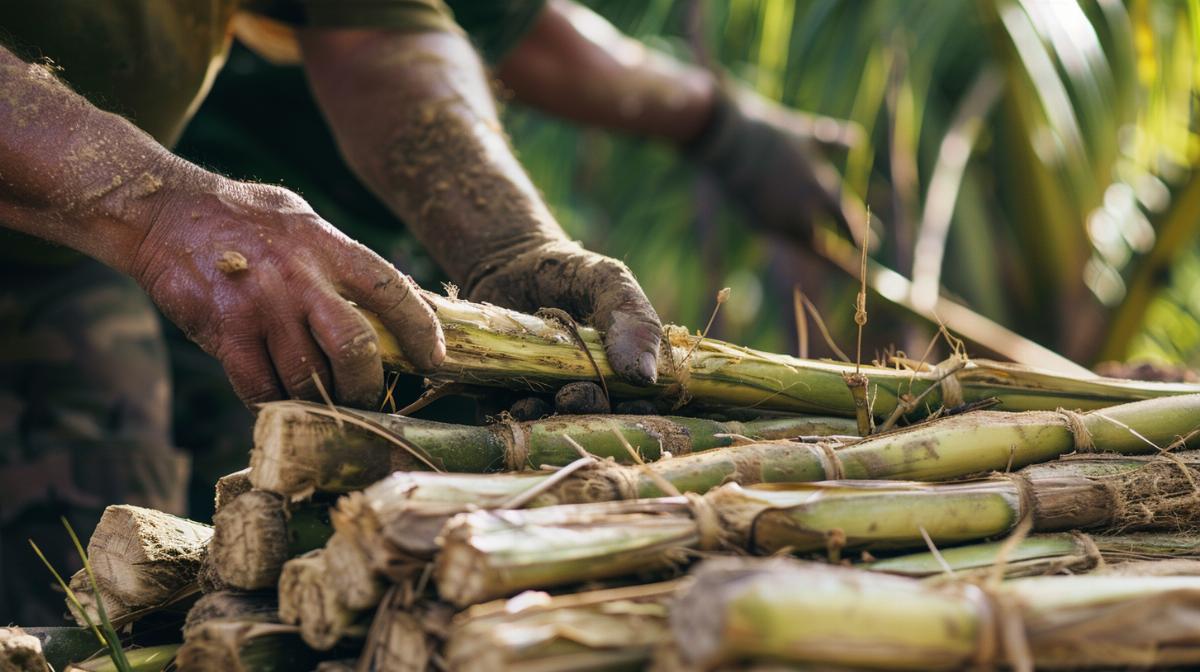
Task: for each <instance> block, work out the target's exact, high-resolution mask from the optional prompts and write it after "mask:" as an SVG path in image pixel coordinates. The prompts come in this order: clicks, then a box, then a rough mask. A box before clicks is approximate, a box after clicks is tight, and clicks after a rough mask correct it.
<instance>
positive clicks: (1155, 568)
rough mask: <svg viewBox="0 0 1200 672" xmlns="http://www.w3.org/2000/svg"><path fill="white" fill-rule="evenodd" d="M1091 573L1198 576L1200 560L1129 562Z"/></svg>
mask: <svg viewBox="0 0 1200 672" xmlns="http://www.w3.org/2000/svg"><path fill="white" fill-rule="evenodd" d="M1091 573H1092V574H1102V575H1105V576H1200V560H1196V559H1193V558H1166V559H1163V560H1130V561H1128V562H1121V563H1117V564H1115V565H1104V566H1102V567H1097V568H1096V569H1095V570H1093V571H1092V572H1091Z"/></svg>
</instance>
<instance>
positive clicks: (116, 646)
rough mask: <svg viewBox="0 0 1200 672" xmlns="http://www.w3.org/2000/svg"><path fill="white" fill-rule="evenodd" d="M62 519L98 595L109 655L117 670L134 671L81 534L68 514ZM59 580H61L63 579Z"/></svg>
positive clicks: (97, 601) (99, 611)
mask: <svg viewBox="0 0 1200 672" xmlns="http://www.w3.org/2000/svg"><path fill="white" fill-rule="evenodd" d="M61 520H62V524H63V527H65V528H67V534H69V535H71V543H72V544H74V545H75V552H77V553H79V558H80V559H81V560H83V571H85V572H87V577H88V583H89V584H90V585H91V586H92V593H93V594H94V595H95V596H96V612H97V613H98V614H99V615H100V624H101V627H102V628H103V629H104V634H105V635H106V636H107V637H106V639H107V645H108V655H109V656H110V657H111V658H112V661H113V664H114V665H116V667H117V670H119V671H120V672H133V668H132V667H131V666H130V665H129V659H128V658H126V657H125V650H124V649H123V648H121V638H120V637H119V636H117V631H116V629H115V628H113V626H112V622H111V621H109V620H108V613H107V612H106V610H105V609H104V597H103V596H102V595H101V594H100V584H98V583H96V575H95V574H94V573H93V572H92V563H91V562H90V561H89V560H88V556H87V552H86V551H84V550H83V544H81V543H80V542H79V535H77V534H75V528H73V527H71V523H70V522H69V521H68V520H67V518H66V516H63V517H62V518H61ZM59 580H60V581H61V579H59ZM89 622H90V621H89Z"/></svg>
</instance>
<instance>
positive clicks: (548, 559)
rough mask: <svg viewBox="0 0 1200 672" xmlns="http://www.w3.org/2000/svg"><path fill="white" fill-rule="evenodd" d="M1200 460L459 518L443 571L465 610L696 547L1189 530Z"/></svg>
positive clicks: (441, 558) (762, 548)
mask: <svg viewBox="0 0 1200 672" xmlns="http://www.w3.org/2000/svg"><path fill="white" fill-rule="evenodd" d="M1198 463H1200V456H1197V455H1196V454H1193V453H1190V452H1189V453H1179V454H1175V455H1172V456H1170V458H1169V459H1168V458H1167V457H1155V458H1149V457H1142V458H1137V457H1111V458H1105V457H1102V456H1089V457H1088V458H1087V459H1062V460H1059V461H1058V462H1054V463H1048V464H1040V465H1033V466H1030V467H1026V468H1025V469H1023V470H1022V471H1021V472H1020V473H1018V474H1016V475H1014V476H996V477H992V478H986V479H980V480H976V481H967V482H961V483H945V484H930V483H917V482H904V481H831V482H822V483H808V484H787V485H776V486H769V485H762V486H756V487H745V488H743V487H742V486H739V485H737V484H732V483H731V484H728V485H725V486H722V487H720V488H717V489H715V490H711V491H710V492H709V493H708V494H706V495H704V496H703V497H700V496H696V495H692V496H687V497H667V498H658V499H643V500H634V501H626V502H604V503H595V504H573V505H563V506H552V507H546V508H542V509H529V510H500V511H486V510H485V511H476V512H472V513H466V514H459V515H457V516H455V517H454V518H452V519H451V520H450V522H448V523H447V524H446V527H445V529H444V530H443V533H442V537H441V540H440V543H441V552H440V553H439V554H438V556H437V559H436V564H435V571H434V576H435V579H436V581H437V585H438V592H439V594H440V595H441V596H442V597H443V599H446V600H448V601H450V602H452V603H454V604H456V605H459V606H465V605H468V604H472V603H476V602H479V601H482V600H485V599H490V598H496V597H502V596H505V595H511V594H513V593H515V592H517V591H520V590H523V589H530V588H545V587H551V586H558V585H566V584H571V583H576V582H580V581H586V580H592V579H603V578H611V577H616V576H622V575H626V574H633V573H638V572H643V571H648V570H655V569H662V568H664V567H667V566H669V565H671V564H673V563H678V562H680V561H681V560H684V559H686V558H687V556H688V554H689V552H693V551H703V550H721V549H736V550H741V551H746V552H751V553H761V554H769V553H774V552H777V551H781V550H783V549H788V550H790V551H793V552H814V551H821V550H826V551H829V552H830V553H831V554H836V553H838V552H840V551H841V550H842V549H849V548H867V549H887V548H904V547H912V546H919V545H923V544H924V543H925V541H924V540H925V538H926V537H928V538H929V539H930V540H932V541H933V542H934V543H937V544H938V545H939V546H942V545H947V544H954V543H961V542H966V541H971V540H978V539H983V538H987V537H992V536H996V535H1000V534H1004V533H1006V532H1009V531H1011V530H1012V529H1013V528H1014V527H1015V526H1016V524H1017V523H1018V522H1019V521H1020V520H1022V519H1023V518H1025V517H1028V518H1029V519H1030V521H1031V523H1032V526H1033V530H1034V531H1042V532H1053V531H1064V530H1072V529H1092V528H1109V529H1113V530H1119V531H1132V530H1140V529H1146V530H1150V529H1188V527H1189V526H1191V525H1195V524H1196V523H1197V522H1200V506H1197V502H1198V501H1200V496H1198V494H1197V493H1198V492H1200V491H1198V490H1197V487H1196V482H1197V481H1196V479H1197V475H1196V468H1195V467H1196V465H1197V464H1198Z"/></svg>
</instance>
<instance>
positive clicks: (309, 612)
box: [279, 549, 366, 651]
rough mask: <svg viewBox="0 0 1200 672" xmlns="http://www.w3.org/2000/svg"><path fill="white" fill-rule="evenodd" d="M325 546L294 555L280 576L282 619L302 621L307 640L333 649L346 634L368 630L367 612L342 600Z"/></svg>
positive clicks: (356, 634) (323, 648)
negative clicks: (356, 608)
mask: <svg viewBox="0 0 1200 672" xmlns="http://www.w3.org/2000/svg"><path fill="white" fill-rule="evenodd" d="M323 556H324V551H323V550H321V549H318V550H315V551H311V552H309V553H305V554H304V555H302V556H300V557H298V558H292V559H291V560H288V561H287V562H285V563H284V564H283V572H282V573H281V574H280V576H279V619H280V620H281V621H283V622H284V623H287V624H289V625H298V626H299V630H300V636H301V638H302V639H303V640H304V642H305V643H306V644H308V645H309V646H311V647H312V648H314V649H317V650H318V651H328V650H329V649H332V648H333V647H334V646H336V645H337V643H338V642H339V641H340V640H342V639H343V638H349V637H356V638H361V637H362V636H364V635H365V634H366V626H365V625H364V624H363V622H362V621H363V620H364V616H365V614H364V613H363V612H362V611H360V610H354V609H350V608H348V607H347V606H346V605H345V604H343V603H342V602H340V601H339V600H338V598H337V594H336V592H335V591H334V589H333V588H332V586H331V585H330V583H329V581H330V576H331V572H336V571H337V568H336V567H332V568H331V567H327V566H326V563H325V558H324V557H323Z"/></svg>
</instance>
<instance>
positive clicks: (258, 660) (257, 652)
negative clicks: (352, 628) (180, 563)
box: [177, 591, 329, 672]
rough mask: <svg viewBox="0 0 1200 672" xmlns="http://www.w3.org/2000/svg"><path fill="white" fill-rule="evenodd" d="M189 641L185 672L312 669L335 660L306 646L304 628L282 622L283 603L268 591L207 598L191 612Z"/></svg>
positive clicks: (182, 655)
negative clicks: (303, 639) (329, 660)
mask: <svg viewBox="0 0 1200 672" xmlns="http://www.w3.org/2000/svg"><path fill="white" fill-rule="evenodd" d="M183 638H184V643H183V646H182V647H181V648H180V649H179V655H178V657H177V663H178V665H179V669H180V670H181V672H188V671H195V672H276V671H278V672H288V671H290V670H309V669H312V668H313V666H315V665H316V664H317V663H318V661H321V660H323V659H325V658H328V657H329V654H324V653H320V652H317V651H314V650H313V649H312V648H310V647H308V646H307V645H306V644H304V642H303V641H301V639H300V631H299V628H297V627H295V626H292V625H283V624H282V623H280V622H279V616H278V603H277V600H276V599H275V596H274V595H272V594H270V593H265V592H259V593H240V592H232V591H223V592H220V593H212V594H210V595H205V596H204V597H202V598H200V600H199V601H197V602H196V604H195V606H193V607H192V609H191V611H189V612H188V616H187V621H186V623H185V624H184V627H183Z"/></svg>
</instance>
